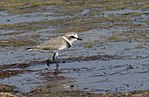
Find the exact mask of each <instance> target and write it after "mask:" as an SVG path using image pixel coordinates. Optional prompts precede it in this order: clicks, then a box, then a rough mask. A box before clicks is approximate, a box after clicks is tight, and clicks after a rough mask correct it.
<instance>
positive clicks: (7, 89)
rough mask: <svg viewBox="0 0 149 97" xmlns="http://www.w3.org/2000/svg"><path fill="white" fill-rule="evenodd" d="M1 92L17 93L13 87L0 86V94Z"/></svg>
mask: <svg viewBox="0 0 149 97" xmlns="http://www.w3.org/2000/svg"><path fill="white" fill-rule="evenodd" d="M1 92H9V93H17V92H18V91H17V90H16V87H15V86H11V85H6V84H0V93H1ZM0 97H1V96H0Z"/></svg>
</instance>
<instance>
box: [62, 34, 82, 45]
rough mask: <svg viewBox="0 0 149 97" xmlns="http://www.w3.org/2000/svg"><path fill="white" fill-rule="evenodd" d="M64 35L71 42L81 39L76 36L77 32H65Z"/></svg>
mask: <svg viewBox="0 0 149 97" xmlns="http://www.w3.org/2000/svg"><path fill="white" fill-rule="evenodd" d="M64 37H66V38H67V39H68V40H69V41H70V42H71V43H72V42H74V41H77V40H82V39H81V38H79V37H78V34H77V33H75V32H70V33H66V34H65V35H64Z"/></svg>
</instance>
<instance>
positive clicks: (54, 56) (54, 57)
mask: <svg viewBox="0 0 149 97" xmlns="http://www.w3.org/2000/svg"><path fill="white" fill-rule="evenodd" d="M52 60H54V61H55V60H56V53H54V55H53V57H52Z"/></svg>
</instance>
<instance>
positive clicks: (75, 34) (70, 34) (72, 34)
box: [67, 33, 78, 38]
mask: <svg viewBox="0 0 149 97" xmlns="http://www.w3.org/2000/svg"><path fill="white" fill-rule="evenodd" d="M67 36H74V37H76V38H78V35H77V33H68V34H67Z"/></svg>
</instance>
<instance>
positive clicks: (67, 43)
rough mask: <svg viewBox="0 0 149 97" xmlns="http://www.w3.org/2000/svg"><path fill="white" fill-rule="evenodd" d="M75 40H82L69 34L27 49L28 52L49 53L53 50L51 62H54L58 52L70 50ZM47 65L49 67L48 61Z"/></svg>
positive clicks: (73, 33)
mask: <svg viewBox="0 0 149 97" xmlns="http://www.w3.org/2000/svg"><path fill="white" fill-rule="evenodd" d="M77 40H82V39H81V38H79V37H78V35H77V34H76V33H75V32H69V33H66V34H65V35H63V36H59V37H56V38H52V39H50V40H49V41H47V42H45V43H43V44H40V45H37V46H34V47H32V48H29V49H28V51H31V50H44V51H45V50H51V51H53V50H54V54H53V57H52V60H54V61H56V59H57V57H58V52H59V51H61V50H64V49H68V48H70V47H71V46H72V43H73V42H74V41H77ZM47 65H49V59H48V61H47Z"/></svg>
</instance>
